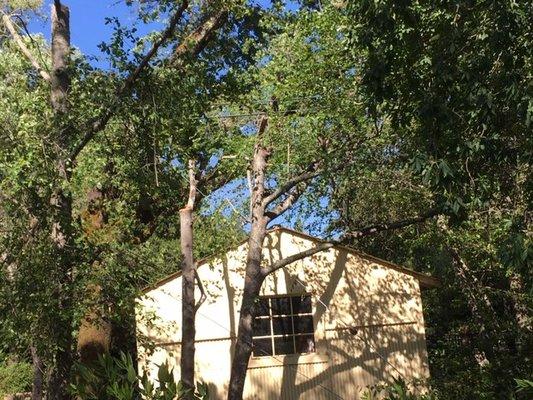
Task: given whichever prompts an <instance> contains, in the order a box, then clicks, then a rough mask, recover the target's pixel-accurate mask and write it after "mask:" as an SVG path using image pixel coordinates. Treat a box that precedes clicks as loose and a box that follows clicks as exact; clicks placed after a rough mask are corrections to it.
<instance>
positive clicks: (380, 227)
mask: <svg viewBox="0 0 533 400" xmlns="http://www.w3.org/2000/svg"><path fill="white" fill-rule="evenodd" d="M442 213H443V212H442V209H441V208H433V209H431V210H429V211H427V212H425V213H424V214H421V215H419V216H417V217H413V218H407V219H404V220H400V221H395V222H390V223H384V224H376V225H371V226H367V227H366V228H362V229H359V230H356V231H352V232H348V233H347V234H346V236H347V237H352V238H361V237H365V236H369V235H373V234H376V233H378V232H383V231H390V230H393V229H399V228H404V227H406V226H409V225H413V224H417V223H420V222H424V221H425V220H427V219H430V218H433V217H436V216H437V215H440V214H442Z"/></svg>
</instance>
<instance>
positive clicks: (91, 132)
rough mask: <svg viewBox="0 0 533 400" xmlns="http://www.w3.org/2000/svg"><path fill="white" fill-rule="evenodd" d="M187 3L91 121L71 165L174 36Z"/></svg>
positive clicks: (186, 2) (75, 149)
mask: <svg viewBox="0 0 533 400" xmlns="http://www.w3.org/2000/svg"><path fill="white" fill-rule="evenodd" d="M188 6H189V2H188V1H186V0H185V1H183V2H182V3H181V5H180V7H179V8H178V9H177V10H176V12H175V13H174V14H173V16H172V18H171V19H170V22H169V24H168V26H167V28H166V29H165V30H164V31H163V33H162V34H161V36H160V37H159V39H157V40H156V41H155V42H154V43H153V44H152V47H151V48H150V50H149V51H148V52H147V53H146V55H145V56H144V57H143V59H142V60H141V62H140V63H139V65H137V67H136V68H135V69H134V70H133V71H132V72H131V73H130V74H129V75H128V76H127V77H126V79H124V81H123V83H122V85H121V86H120V88H119V89H118V90H117V92H116V94H115V99H114V100H113V102H112V103H111V104H110V105H109V106H108V107H107V108H106V110H105V111H104V112H103V113H102V115H100V116H99V117H98V118H96V119H95V120H93V121H92V122H91V123H90V124H89V127H88V130H87V132H86V133H85V136H83V138H82V139H81V141H80V142H79V143H78V144H77V145H76V147H74V149H73V150H72V152H71V153H70V156H69V161H70V162H71V163H72V162H74V160H75V159H76V157H77V156H78V154H79V153H80V152H81V151H82V150H83V149H84V148H85V146H86V145H87V144H88V143H89V142H90V141H91V140H92V139H93V137H94V136H95V135H96V134H97V133H98V132H100V131H101V130H103V129H104V128H105V127H106V125H107V123H108V122H109V120H110V119H111V117H112V116H113V114H114V113H115V111H116V109H117V107H118V105H119V103H120V100H121V97H122V96H123V95H125V94H126V93H128V92H129V91H130V90H131V89H132V88H133V85H134V84H135V83H136V81H137V79H138V78H139V76H140V75H141V73H142V72H143V70H144V69H145V68H146V67H147V66H148V64H149V63H150V61H151V60H152V58H153V57H154V56H155V55H156V54H157V51H158V50H159V48H160V47H161V46H162V45H163V44H164V43H165V42H166V41H167V40H168V39H170V38H171V37H172V35H173V34H174V30H175V29H176V26H177V24H178V22H179V21H180V20H181V18H182V16H183V13H184V12H185V10H186V9H187V8H188Z"/></svg>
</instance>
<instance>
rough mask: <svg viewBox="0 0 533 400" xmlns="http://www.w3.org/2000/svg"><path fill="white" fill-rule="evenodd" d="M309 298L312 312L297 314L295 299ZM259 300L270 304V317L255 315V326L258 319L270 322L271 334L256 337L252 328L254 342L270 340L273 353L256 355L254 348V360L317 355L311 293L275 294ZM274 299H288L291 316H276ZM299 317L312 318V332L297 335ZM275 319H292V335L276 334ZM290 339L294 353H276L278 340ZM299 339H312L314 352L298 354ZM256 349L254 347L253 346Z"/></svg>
mask: <svg viewBox="0 0 533 400" xmlns="http://www.w3.org/2000/svg"><path fill="white" fill-rule="evenodd" d="M306 297H307V298H309V303H310V310H309V312H303V313H302V312H300V313H295V312H294V308H293V299H295V298H306ZM258 299H259V300H267V301H268V303H267V305H268V315H257V314H256V315H255V317H254V322H253V323H254V324H255V320H256V319H264V320H268V321H269V325H270V326H269V328H270V333H269V334H268V335H255V334H254V331H253V329H254V328H253V327H252V342H255V340H257V339H259V340H261V339H263V340H264V339H270V346H271V353H272V354H254V353H255V351H254V348H252V358H254V359H264V358H268V357H299V356H313V355H316V354H317V338H316V328H317V327H316V325H315V316H314V312H313V310H314V308H313V305H314V304H313V297H312V295H311V293H307V292H305V293H294V294H274V295H264V296H259V297H258ZM274 299H287V300H288V303H289V305H290V314H282V313H279V314H277V313H276V314H275V313H273V311H274V307H273V305H272V301H273V300H274ZM297 317H308V318H309V317H310V319H311V322H312V329H311V332H298V333H296V329H295V325H296V318H297ZM275 318H290V321H291V328H292V329H291V333H289V334H276V333H275V332H274V319H275ZM287 337H290V338H291V340H292V349H293V352H291V353H285V352H281V353H279V352H276V341H275V340H276V339H279V338H287ZM299 337H311V338H312V340H313V350H312V351H306V352H298V348H299V345H298V342H297V338H299ZM253 347H254V346H253Z"/></svg>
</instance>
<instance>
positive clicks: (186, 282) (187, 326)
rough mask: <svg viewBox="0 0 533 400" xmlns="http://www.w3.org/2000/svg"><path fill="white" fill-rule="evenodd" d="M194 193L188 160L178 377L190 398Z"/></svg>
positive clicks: (191, 165) (193, 334)
mask: <svg viewBox="0 0 533 400" xmlns="http://www.w3.org/2000/svg"><path fill="white" fill-rule="evenodd" d="M195 197H196V178H195V161H194V160H189V199H188V201H187V204H186V205H185V207H183V208H182V209H181V210H180V242H181V257H182V263H181V274H182V280H181V285H182V286H181V292H182V294H181V296H182V299H181V305H182V328H181V334H182V337H181V360H180V367H181V380H182V382H183V384H184V386H185V388H187V389H189V390H190V391H189V392H188V393H187V395H186V396H187V398H189V399H192V398H193V391H194V360H195V359H194V354H195V346H194V341H195V337H196V328H195V314H196V304H195V300H194V284H195V278H196V267H195V264H194V257H193V225H192V224H193V210H194V202H195Z"/></svg>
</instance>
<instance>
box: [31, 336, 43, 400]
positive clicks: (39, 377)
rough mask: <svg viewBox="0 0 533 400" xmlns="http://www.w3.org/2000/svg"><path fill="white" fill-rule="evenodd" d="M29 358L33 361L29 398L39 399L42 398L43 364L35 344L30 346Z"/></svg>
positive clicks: (32, 399)
mask: <svg viewBox="0 0 533 400" xmlns="http://www.w3.org/2000/svg"><path fill="white" fill-rule="evenodd" d="M30 352H31V360H32V363H33V383H32V390H31V400H41V399H42V398H43V375H44V374H43V371H44V365H43V361H42V359H41V357H40V356H39V354H38V352H37V348H36V347H35V346H31V348H30Z"/></svg>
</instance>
